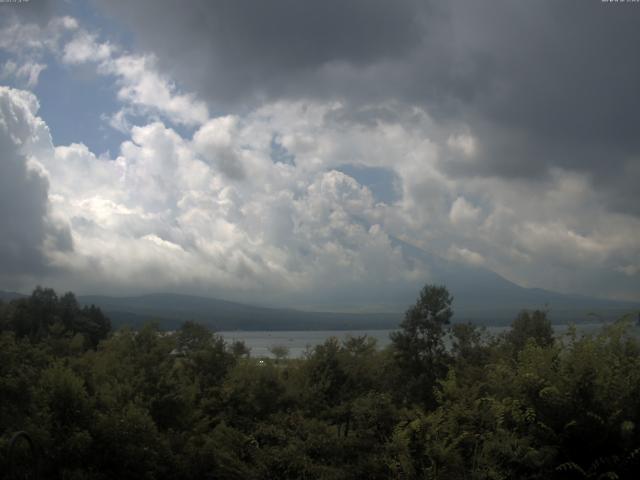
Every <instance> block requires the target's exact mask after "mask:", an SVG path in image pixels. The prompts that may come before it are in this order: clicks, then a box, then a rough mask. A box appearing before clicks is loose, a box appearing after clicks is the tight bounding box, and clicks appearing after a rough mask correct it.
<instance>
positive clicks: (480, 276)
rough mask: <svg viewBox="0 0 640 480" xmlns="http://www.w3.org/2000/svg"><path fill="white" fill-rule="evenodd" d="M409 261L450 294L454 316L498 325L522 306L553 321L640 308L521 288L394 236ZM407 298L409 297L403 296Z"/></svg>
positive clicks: (610, 316) (609, 316) (609, 315)
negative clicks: (545, 313)
mask: <svg viewBox="0 0 640 480" xmlns="http://www.w3.org/2000/svg"><path fill="white" fill-rule="evenodd" d="M394 241H395V242H396V244H397V245H399V246H400V247H401V249H402V252H403V255H404V257H405V260H406V261H407V262H409V263H411V262H420V263H421V264H422V265H424V266H426V267H427V269H428V271H429V272H430V274H431V278H432V279H433V281H434V283H438V284H442V285H445V286H446V287H447V288H448V289H449V291H450V292H451V293H452V294H453V296H454V311H455V317H454V318H455V319H456V320H458V321H461V320H465V321H466V320H470V321H477V322H482V323H490V324H491V323H493V324H496V323H497V324H500V323H505V322H510V321H511V320H512V319H513V317H514V316H515V315H516V314H517V313H518V311H520V310H522V309H525V308H526V309H536V308H538V309H548V310H549V311H550V316H551V318H552V320H553V321H554V322H557V323H561V322H567V321H576V322H580V321H597V319H598V318H602V319H606V320H612V319H615V318H618V317H620V316H621V315H624V314H626V313H629V312H631V311H637V310H638V309H640V304H638V303H634V302H621V301H615V300H608V299H599V298H592V297H586V296H581V295H565V294H561V293H557V292H552V291H549V290H544V289H540V288H524V287H521V286H519V285H516V284H515V283H513V282H510V281H509V280H507V279H505V278H503V277H501V276H500V275H498V274H497V273H495V272H492V271H491V270H488V269H486V268H484V267H481V266H472V265H467V264H463V263H459V262H453V261H450V260H445V259H443V258H440V257H438V256H436V255H433V254H430V253H428V252H425V251H424V250H422V249H419V248H416V247H414V246H412V245H409V244H408V243H406V242H402V241H401V240H397V239H394ZM407 300H409V299H407Z"/></svg>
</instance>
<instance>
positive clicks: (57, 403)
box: [0, 285, 640, 480]
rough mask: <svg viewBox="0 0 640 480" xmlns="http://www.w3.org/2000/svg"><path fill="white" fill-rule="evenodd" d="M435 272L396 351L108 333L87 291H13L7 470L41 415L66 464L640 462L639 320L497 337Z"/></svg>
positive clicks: (239, 468) (581, 467)
mask: <svg viewBox="0 0 640 480" xmlns="http://www.w3.org/2000/svg"><path fill="white" fill-rule="evenodd" d="M451 305H452V298H451V296H450V295H449V294H448V292H447V291H446V288H444V287H438V286H431V285H427V286H426V287H425V288H424V289H423V290H422V291H421V292H420V296H419V298H418V300H417V302H416V304H415V305H414V306H413V307H411V308H410V309H409V310H408V311H407V314H406V317H405V320H404V321H403V322H402V324H401V326H400V327H401V329H400V330H399V331H398V332H396V333H395V334H394V335H393V336H392V340H393V341H392V344H391V346H390V347H388V348H387V349H384V350H381V349H379V348H377V346H376V343H375V341H374V340H373V339H371V338H369V337H366V336H365V337H352V338H347V339H346V340H344V341H339V340H338V339H336V338H331V339H328V340H327V341H326V342H325V343H324V344H322V345H319V346H317V347H315V348H313V349H311V350H309V352H308V354H307V355H306V357H305V358H302V359H292V358H287V355H285V354H284V353H283V354H282V355H278V356H277V357H278V358H277V359H276V360H270V359H255V358H252V357H251V356H250V355H249V351H248V349H247V348H246V346H245V345H242V344H234V345H227V344H225V342H224V340H223V339H222V338H221V337H220V336H218V335H216V334H214V333H212V332H210V331H209V330H207V329H206V328H204V327H202V326H200V325H198V324H196V323H193V322H186V323H185V324H184V325H183V327H182V328H181V329H180V330H179V331H177V332H173V333H171V332H162V331H160V330H159V329H158V327H157V326H156V325H154V324H147V325H145V326H144V327H143V328H142V329H140V330H139V331H133V330H130V329H126V328H125V329H122V330H118V331H116V332H109V330H108V325H109V323H108V320H107V319H106V318H105V317H104V315H103V314H102V313H101V312H99V310H98V309H95V308H93V309H92V308H91V307H89V308H86V307H80V306H79V305H78V304H77V302H76V301H75V297H74V296H73V294H65V295H63V296H62V297H58V296H57V295H56V294H55V292H53V291H52V290H49V289H41V288H38V289H36V291H35V292H34V294H33V295H32V296H31V297H29V298H26V299H21V300H14V301H12V302H10V303H7V304H1V303H0V329H1V331H0V471H2V472H4V471H7V466H8V461H9V459H8V457H7V455H8V441H9V438H10V435H11V433H13V432H15V431H18V430H26V431H28V432H29V434H30V435H31V436H32V437H33V438H34V439H35V441H36V443H37V444H38V445H39V446H40V447H41V449H42V450H43V452H44V455H43V457H42V459H43V462H42V463H43V477H44V478H52V479H63V478H64V479H72V478H73V479H107V478H122V479H129V478H131V479H133V478H136V479H138V478H141V479H169V478H171V479H207V478H211V479H213V478H216V479H217V478H222V479H274V478H277V479H300V478H305V479H387V478H405V479H450V478H452V479H458V478H459V479H473V480H475V479H478V480H480V479H482V480H485V479H510V478H518V479H547V478H550V479H574V478H575V479H581V478H594V479H597V478H619V479H631V478H636V475H637V471H640V342H639V341H638V338H637V336H636V332H635V331H634V328H635V327H632V326H631V325H630V324H629V323H628V322H624V321H621V322H618V323H616V324H613V325H610V326H608V327H606V328H603V329H602V330H601V331H600V332H598V333H597V334H595V335H591V336H584V335H582V336H581V335H578V334H577V332H576V330H575V329H573V330H570V331H569V333H568V334H567V335H565V336H564V337H562V338H558V337H555V336H554V334H553V330H552V328H551V324H550V322H549V319H548V314H547V313H546V312H539V311H534V312H522V313H521V314H520V315H518V317H517V318H516V319H514V323H513V325H512V328H511V330H510V331H509V332H507V333H506V334H505V335H502V336H498V337H490V336H489V335H487V334H486V332H485V331H483V330H482V329H479V328H478V327H476V326H474V325H470V324H454V325H452V326H451V327H449V322H450V320H451V317H452V308H451Z"/></svg>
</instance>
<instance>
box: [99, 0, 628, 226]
mask: <svg viewBox="0 0 640 480" xmlns="http://www.w3.org/2000/svg"><path fill="white" fill-rule="evenodd" d="M101 3H103V4H104V7H105V9H106V10H107V11H109V12H111V13H113V14H115V15H120V18H121V19H123V20H125V21H127V22H129V24H130V26H131V29H132V32H133V33H134V35H135V37H136V39H137V40H138V42H139V45H140V46H141V47H142V48H145V49H148V50H149V51H153V52H155V53H156V54H157V55H158V57H159V59H160V63H161V65H162V66H163V68H164V69H165V70H167V71H171V72H172V74H173V75H174V76H175V77H176V78H178V79H179V80H181V81H182V82H183V83H184V84H185V85H187V86H188V87H190V88H192V89H193V90H195V91H197V92H198V93H199V94H200V95H202V96H203V97H205V98H206V99H207V100H208V101H209V103H210V105H212V106H213V108H214V109H217V110H220V109H227V110H234V109H235V110H241V109H242V108H247V107H248V106H254V105H255V104H256V103H260V102H266V101H272V100H276V99H282V98H286V99H299V98H316V99H317V98H322V99H339V100H341V101H344V102H346V103H347V104H349V105H351V108H353V109H354V110H358V109H362V108H363V107H365V106H366V105H368V104H370V103H374V104H375V103H379V102H383V101H388V100H395V101H400V102H406V104H418V105H420V106H421V107H423V108H425V109H426V110H427V111H428V112H429V113H430V114H431V115H432V116H434V118H436V119H437V120H438V121H440V122H442V123H444V124H448V125H457V126H460V125H462V126H466V127H467V128H468V129H469V131H470V132H471V133H472V134H473V135H474V137H475V138H476V139H477V144H478V149H477V152H476V159H475V161H474V162H468V161H466V160H465V159H464V158H460V157H459V156H456V155H455V154H452V155H450V156H448V157H447V158H446V159H444V160H443V162H444V165H443V168H445V169H446V170H447V171H450V172H451V173H452V174H454V175H460V176H502V177H506V178H514V177H515V178H518V177H520V178H525V177H526V178H531V179H532V180H536V179H539V178H540V177H543V176H545V175H547V174H548V172H549V168H550V167H553V166H561V167H563V168H567V169H570V170H576V171H581V172H588V173H589V174H592V175H593V177H594V179H595V178H597V181H598V185H597V188H599V189H601V190H602V192H603V194H605V195H604V196H603V201H605V202H607V203H608V204H609V205H610V206H611V208H613V209H615V210H619V211H630V212H633V213H634V214H638V213H640V211H639V210H638V208H639V207H638V205H640V202H639V201H637V200H638V197H634V200H635V201H629V196H628V194H629V193H630V192H631V191H632V190H633V182H632V181H630V180H629V179H631V178H634V176H637V173H638V172H637V167H635V166H634V159H635V158H636V157H637V155H638V150H639V148H640V143H639V142H640V136H639V135H637V124H638V120H639V119H638V115H640V96H639V95H629V92H633V91H634V90H635V89H636V85H637V83H638V80H640V56H638V55H637V45H638V43H639V42H640V30H639V29H638V28H637V25H638V21H639V20H640V9H638V8H634V7H635V6H634V5H632V4H627V5H624V4H621V5H617V4H608V3H606V2H605V3H603V2H600V1H599V0H589V1H577V0H576V1H567V2H510V1H505V0H497V1H473V2H472V1H462V0H454V1H452V2H447V3H446V4H443V3H442V2H428V1H425V2H418V1H411V0H402V1H394V2H387V1H353V2H341V1H327V2H298V1H293V0H280V1H273V2H260V1H243V0H240V1H213V2H209V1H204V0H203V1H196V2H190V3H189V4H185V3H184V2H177V1H172V0H161V1H155V0H154V1H151V0H147V1H141V2H135V4H131V2H125V1H109V2H101ZM167 32H170V33H171V34H170V35H168V34H167ZM367 112H368V115H373V116H374V118H375V115H376V111H375V110H372V109H368V110H367ZM635 190H637V189H635ZM620 192H624V193H623V194H620Z"/></svg>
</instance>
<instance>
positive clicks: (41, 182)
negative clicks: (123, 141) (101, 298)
mask: <svg viewBox="0 0 640 480" xmlns="http://www.w3.org/2000/svg"><path fill="white" fill-rule="evenodd" d="M37 110H38V102H37V100H36V98H35V97H34V96H33V95H31V94H30V93H28V92H24V91H19V90H13V89H10V88H6V87H0V152H2V157H1V160H0V222H1V223H2V228H1V229H0V264H1V265H2V270H1V271H0V277H1V278H3V279H6V278H7V277H8V276H15V278H21V276H23V275H27V274H34V273H43V272H45V271H46V270H48V269H49V268H50V266H51V262H50V261H49V259H48V258H47V250H56V251H57V250H61V251H70V250H71V248H72V241H71V236H70V234H69V231H68V230H67V229H66V228H65V227H64V226H61V225H60V224H59V223H58V222H56V220H55V219H54V218H53V217H52V216H51V215H50V209H49V202H48V188H49V184H48V181H47V178H46V176H45V174H44V173H43V172H42V168H41V166H40V165H39V162H38V160H39V155H42V154H44V153H46V151H47V150H48V149H50V148H51V145H50V138H49V131H48V129H47V127H46V125H45V124H44V123H43V122H42V120H40V119H39V118H38V117H37V116H36V112H37Z"/></svg>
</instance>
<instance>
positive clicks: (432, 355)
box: [391, 284, 453, 406]
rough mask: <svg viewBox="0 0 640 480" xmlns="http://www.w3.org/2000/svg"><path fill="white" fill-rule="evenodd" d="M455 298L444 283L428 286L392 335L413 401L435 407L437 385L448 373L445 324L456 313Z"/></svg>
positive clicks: (405, 386) (402, 372)
mask: <svg viewBox="0 0 640 480" xmlns="http://www.w3.org/2000/svg"><path fill="white" fill-rule="evenodd" d="M452 303H453V297H452V296H451V295H450V294H449V291H448V290H447V289H446V287H444V286H439V285H429V284H427V285H425V286H424V287H423V289H422V290H421V291H420V295H419V297H418V300H417V301H416V304H415V305H413V306H412V307H411V308H409V309H408V310H407V312H406V313H405V317H404V320H403V321H402V323H401V324H400V327H401V330H400V331H399V332H393V333H392V334H391V340H392V344H393V349H394V355H395V359H396V362H397V364H398V366H399V367H400V372H401V376H402V378H400V379H399V380H400V381H401V382H402V383H401V384H400V386H401V388H402V390H404V392H405V395H406V398H405V400H408V401H409V402H418V403H423V404H425V405H427V406H432V405H433V403H434V396H433V388H434V386H435V385H436V381H437V380H438V379H440V378H442V377H443V376H444V375H445V373H446V369H447V366H446V363H447V362H446V351H445V348H444V342H443V338H444V334H445V326H446V325H448V324H449V322H450V320H451V317H452V316H453V310H452V309H451V304H452Z"/></svg>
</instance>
